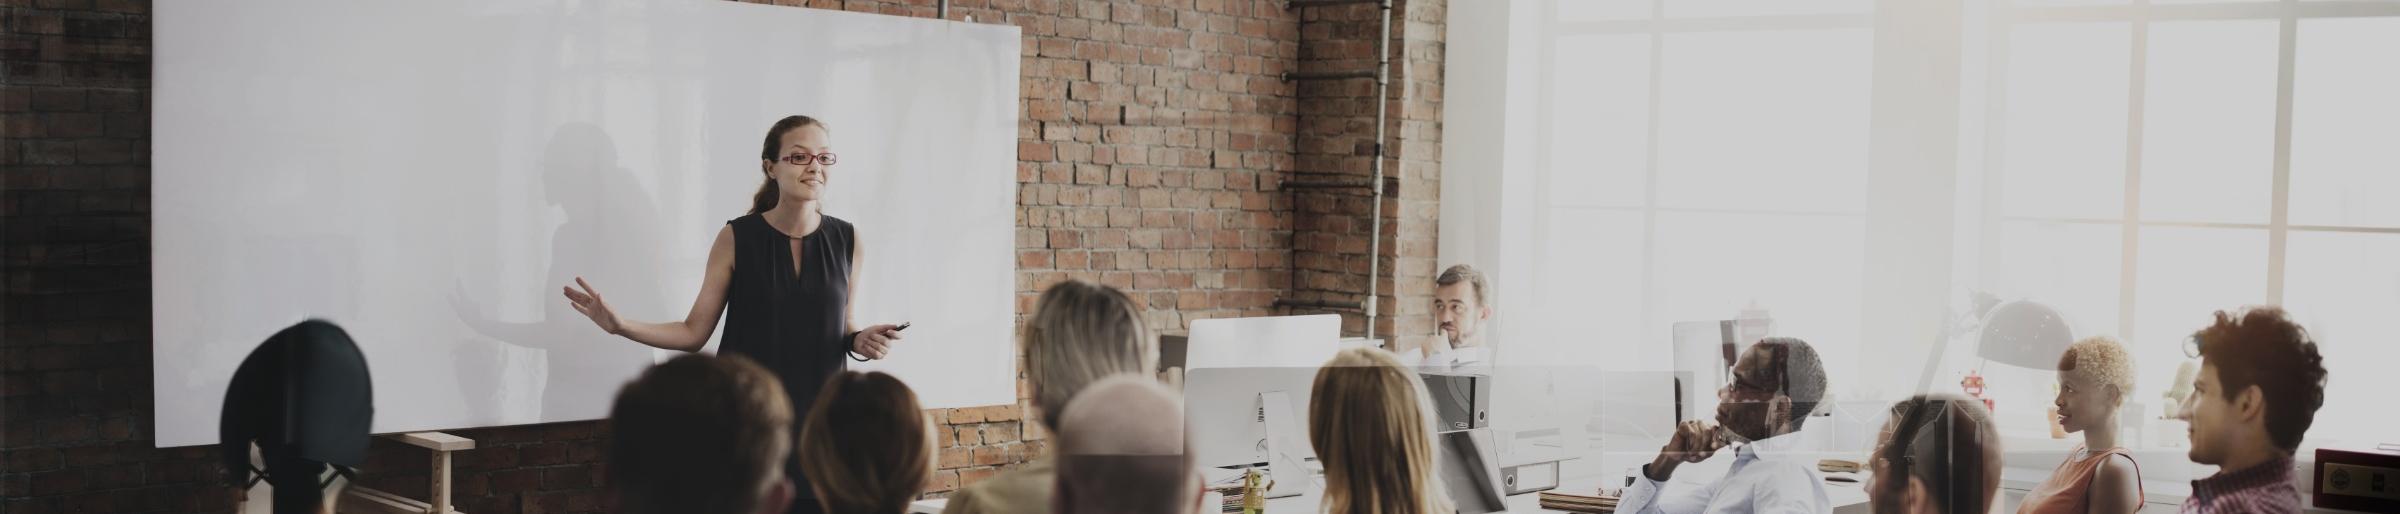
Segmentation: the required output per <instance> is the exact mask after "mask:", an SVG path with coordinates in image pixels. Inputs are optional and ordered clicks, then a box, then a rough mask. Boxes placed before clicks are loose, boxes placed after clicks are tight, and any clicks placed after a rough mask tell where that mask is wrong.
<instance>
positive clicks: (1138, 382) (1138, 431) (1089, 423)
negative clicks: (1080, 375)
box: [1056, 375, 1200, 513]
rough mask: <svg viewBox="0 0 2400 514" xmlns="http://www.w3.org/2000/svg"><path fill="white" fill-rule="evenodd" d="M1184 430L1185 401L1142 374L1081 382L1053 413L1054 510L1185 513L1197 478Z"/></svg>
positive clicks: (1190, 502)
mask: <svg viewBox="0 0 2400 514" xmlns="http://www.w3.org/2000/svg"><path fill="white" fill-rule="evenodd" d="M1183 431H1184V424H1183V400H1182V399H1179V398H1177V397H1176V395H1175V393H1173V392H1170V391H1168V390H1167V388H1166V387H1165V386H1161V385H1159V384H1158V382H1157V381H1154V380H1151V379H1150V378H1149V377H1147V376H1142V375H1119V376H1116V377H1112V378H1107V379H1103V380H1101V381H1099V382H1094V383H1092V385H1090V386H1087V387H1085V388H1084V390H1083V392H1082V393H1079V394H1077V395H1075V399H1074V400H1073V401H1070V402H1068V403H1067V407H1066V409H1065V411H1064V412H1063V413H1062V414H1061V415H1060V416H1059V422H1058V452H1059V455H1060V457H1059V460H1058V501H1057V503H1056V505H1057V508H1058V512H1060V513H1095V512H1190V511H1191V510H1192V509H1193V506H1194V505H1195V503H1194V501H1195V500H1196V498H1195V496H1196V495H1198V494H1199V493H1200V490H1199V486H1200V481H1199V474H1198V472H1197V470H1196V469H1195V468H1193V464H1192V459H1191V453H1190V452H1189V451H1187V449H1186V443H1185V441H1184V437H1183Z"/></svg>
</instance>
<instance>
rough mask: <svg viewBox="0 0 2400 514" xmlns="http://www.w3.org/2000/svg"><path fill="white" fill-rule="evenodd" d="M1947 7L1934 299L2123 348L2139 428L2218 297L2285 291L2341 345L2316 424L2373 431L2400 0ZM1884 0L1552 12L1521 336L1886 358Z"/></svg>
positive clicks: (2387, 284)
mask: <svg viewBox="0 0 2400 514" xmlns="http://www.w3.org/2000/svg"><path fill="white" fill-rule="evenodd" d="M1898 1H1902V0H1884V2H1898ZM1907 1H1923V0H1907ZM1957 1H1960V2H1962V4H1963V5H1965V6H1966V7H1965V8H1963V9H1961V10H1960V12H1961V13H1962V14H1961V16H1962V17H1964V18H1965V19H1964V21H1963V25H1964V26H1965V27H1966V29H1965V30H1961V31H1959V32H1958V34H1956V35H1955V37H1957V38H1959V39H1961V40H1964V41H1963V43H1961V46H1962V47H1963V48H1967V49H1969V51H1967V52H1964V53H1963V55H1960V56H1959V59H1960V62H1962V63H1964V64H1963V66H1962V67H1963V69H1961V70H1960V74H1959V75H1960V77H1961V80H1960V81H1959V84H1960V86H1959V87H1960V88H1961V89H1962V90H1963V91H1961V92H1959V93H1958V95H1957V96H1958V97H1959V98H1960V99H1961V100H1960V105H1959V116H1957V117H1956V118H1955V119H1958V120H1960V122H1959V123H1960V125H1961V126H1960V127H1958V130H1959V132H1960V133H1962V134H1966V135H1967V137H1964V138H1962V140H1961V141H1960V144H1959V146H1960V147H1959V148H1958V153H1959V154H1960V155H1964V156H1968V158H1966V159H1963V160H1962V162H1961V163H1960V164H1959V165H1958V166H1957V167H1956V168H1955V169H1937V170H1926V171H1925V172H1926V173H1955V174H1956V175H1957V177H1958V180H1957V181H1956V182H1955V183H1956V184H1957V188H1956V190H1955V191H1942V192H1939V193H1938V194H1942V195H1951V196H1953V197H1954V198H1955V199H1956V200H1957V201H1958V202H1961V204H1962V205H1969V206H1971V207H1969V208H1968V209H1966V210H1965V211H1962V212H1960V213H1959V214H1958V216H1959V217H1960V218H1961V220H1962V222H1961V223H1959V224H1958V227H1957V229H1956V231H1957V232H1958V233H1957V234H1953V235H1954V237H1956V238H1958V239H1959V241H1960V244H1959V245H1958V248H1959V250H1958V251H1957V252H1955V253H1954V254H1952V255H1950V257H1949V258H1950V259H1953V262H1948V263H1939V264H1940V265H1944V266H1955V267H1956V269H1958V270H1960V272H1959V273H1957V274H1956V276H1957V277H1959V278H1958V283H1957V284H1955V287H1953V288H1952V289H1953V290H1952V291H1951V294H1950V297H1946V298H1925V299H1924V301H1927V302H1952V301H1956V299H1957V298H1959V297H1963V296H1965V294H1966V293H1967V292H1969V291H1982V292H1989V293H1992V294H1995V295H1998V296H2000V297H2002V298H2009V299H2019V298H2022V299H2033V300H2037V301H2041V302H2044V303H2047V304H2050V305H2052V306H2055V307H2057V308H2059V309H2060V310H2061V311H2063V312H2065V313H2066V314H2067V315H2068V316H2069V317H2070V318H2071V320H2070V321H2071V322H2072V323H2074V324H2075V327H2076V333H2077V334H2078V335H2095V334H2107V335H2114V336H2117V337H2119V338H2121V339H2124V340H2126V341H2128V343H2129V344H2130V345H2131V346H2132V348H2133V349H2134V350H2135V353H2136V357H2137V359H2138V360H2139V361H2140V367H2141V369H2140V371H2141V377H2140V381H2139V386H2138V390H2137V391H2136V392H2135V396H2134V399H2135V400H2136V401H2141V402H2144V403H2145V404H2146V405H2145V408H2146V409H2148V410H2147V413H2148V414H2149V415H2151V416H2155V415H2156V414H2157V412H2158V411H2157V409H2158V404H2159V403H2160V402H2159V400H2158V396H2159V393H2160V392H2162V391H2163V389H2164V388H2165V387H2166V386H2167V384H2168V383H2169V381H2170V379H2171V378H2172V377H2173V375H2174V372H2175V369H2176V367H2177V366H2178V365H2180V364H2182V363H2183V362H2185V361H2187V360H2188V359H2186V358H2185V357H2184V356H2183V355H2182V352H2181V344H2180V343H2181V342H2182V340H2183V339H2184V338H2185V337H2186V336H2188V335H2189V334H2190V333H2191V332H2192V331H2194V330H2196V329H2198V328H2201V327H2203V326H2205V325H2206V324H2207V323H2208V321H2209V316H2210V313H2211V312H2212V311H2215V310H2218V309H2228V308H2233V307H2238V306H2243V305H2257V304H2280V305H2284V306H2287V307H2288V308H2289V309H2291V310H2292V311H2293V312H2294V314H2295V315H2296V316H2297V317H2298V318H2299V319H2300V320H2301V321H2302V323H2303V324H2304V325H2306V326H2307V327H2308V328H2309V329H2310V330H2311V331H2312V332H2313V333H2314V335H2315V336H2316V337H2317V339H2318V340H2319V342H2320V343H2321V345H2322V348H2323V350H2324V352H2325V353H2326V354H2327V355H2328V356H2330V357H2331V358H2330V359H2329V360H2328V361H2327V366H2328V368H2330V369H2331V372H2332V384H2331V385H2330V387H2329V389H2328V402H2327V404H2326V406H2325V407H2324V409H2323V410H2321V411H2320V414H2319V418H2318V422H2317V424H2316V428H2315V429H2314V430H2312V432H2311V436H2312V437H2311V439H2312V440H2314V441H2319V442H2324V441H2343V442H2349V443H2357V442H2362V441H2371V440H2372V438H2373V437H2375V436H2378V435H2383V434H2375V433H2372V432H2374V431H2375V430H2376V428H2374V427H2377V426H2379V425H2380V424H2381V423H2385V422H2387V421H2388V420H2387V419H2384V418H2388V414H2383V412H2385V409H2388V407H2385V406H2384V404H2387V403H2389V402H2388V400H2379V399H2378V398H2377V397H2375V396H2374V393H2375V392H2377V391H2392V390H2400V375H2396V374H2392V373H2387V372H2382V371H2379V370H2377V369H2374V368H2373V366H2374V365H2375V364H2377V363H2389V362H2400V94H2394V93H2393V92H2395V91H2400V59H2395V58H2394V56H2393V53H2392V52H2393V49H2396V48H2400V2H2356V1H2313V0H2311V1H2300V0H2281V1H2277V0H2260V1H2240V0H2231V1H2228V0H2217V1H2192V0H2124V1H2109V0H1957ZM1878 3H1879V2H1875V1H1869V0H1847V1H1834V0H1812V1H1798V0H1710V1H1702V0H1664V1H1662V0H1629V1H1614V0H1553V1H1550V2H1545V4H1547V5H1546V7H1545V9H1547V11H1546V12H1544V13H1543V16H1541V23H1542V25H1541V27H1540V30H1542V33H1541V34H1540V36H1539V37H1538V38H1535V39H1536V40H1538V42H1539V43H1538V52H1539V58H1538V59H1537V61H1536V62H1538V63H1540V66H1539V69H1538V75H1539V80H1538V86H1537V89H1538V90H1539V95H1540V99H1539V101H1538V105H1539V106H1540V107H1539V108H1536V109H1533V113H1534V114H1533V115H1534V116H1536V117H1537V120H1536V123H1535V126H1536V127H1538V130H1537V137H1538V140H1539V141H1538V142H1537V143H1536V147H1537V150H1536V153H1537V155H1535V156H1534V157H1535V161H1536V162H1537V165H1536V166H1535V167H1536V168H1537V169H1538V172H1537V173H1536V176H1535V177H1534V181H1533V183H1534V187H1535V188H1536V193H1535V194H1534V195H1533V198H1534V199H1535V200H1536V205H1535V206H1534V209H1533V210H1534V215H1533V219H1534V221H1535V223H1534V225H1535V227H1534V231H1535V237H1533V238H1532V241H1533V243H1532V244H1531V246H1532V247H1531V248H1515V249H1505V250H1503V251H1516V252H1526V253H1529V254H1530V255H1531V261H1532V267H1533V269H1532V273H1530V274H1525V275H1518V276H1519V277H1533V278H1537V279H1538V280H1532V281H1530V282H1532V283H1529V284H1518V287H1526V288H1530V289H1531V291H1530V294H1529V297H1530V298H1531V299H1532V300H1533V301H1534V305H1530V306H1511V312H1515V313H1517V314H1518V315H1513V316H1511V317H1509V318H1507V320H1506V321H1505V323H1507V324H1510V325H1511V326H1512V327H1527V328H1530V329H1531V330H1530V331H1522V332H1520V331H1516V330H1517V329H1516V328H1512V329H1511V330H1512V332H1510V333H1511V334H1512V335H1513V336H1514V337H1524V338H1537V339H1545V340H1564V341H1574V343H1573V344H1564V345H1560V346H1561V347H1562V348H1565V349H1566V351H1565V353H1564V354H1563V355H1561V356H1562V357H1565V358H1567V359H1570V360H1573V361H1575V362H1577V363H1591V364H1598V365H1601V366H1606V367H1614V368H1629V369H1661V368H1664V367H1667V366H1669V365H1670V359H1671V355H1670V354H1669V350H1668V348H1669V346H1668V345H1666V344H1664V343H1665V342H1666V341H1667V340H1668V338H1669V333H1668V332H1669V330H1670V327H1671V325H1672V324H1673V323H1675V322H1679V321H1692V320H1710V319H1725V318H1732V317H1735V316H1737V315H1739V314H1740V313H1741V312H1742V311H1744V310H1745V309H1748V308H1752V307H1756V308H1761V309H1764V310H1766V311H1768V312H1769V313H1770V314H1771V315H1772V316H1773V317H1774V318H1775V319H1776V320H1777V323H1778V325H1779V326H1778V329H1777V331H1778V332H1779V333H1783V334H1787V335H1795V336H1800V337H1803V338H1806V339H1809V340H1811V341H1822V343H1821V344H1820V346H1821V349H1822V350H1823V351H1824V353H1825V354H1826V361H1827V363H1828V368H1829V370H1830V371H1832V372H1833V373H1834V374H1835V376H1837V377H1865V376H1866V373H1867V372H1880V371H1883V370H1880V369H1869V368H1872V367H1874V366H1877V365H1878V364H1876V363H1877V362H1879V360H1878V359H1879V357H1877V356H1873V355H1861V348H1862V347H1863V345H1862V343H1860V342H1859V340H1860V338H1861V337H1862V334H1864V333H1866V332H1869V331H1866V330H1862V328H1863V326H1864V324H1865V323H1868V322H1869V321H1867V320H1873V319H1875V314H1876V313H1870V312H1864V311H1865V310H1866V309H1867V307H1866V306H1867V305H1870V304H1871V303H1872V302H1870V301H1869V300H1868V299H1867V298H1866V297H1867V296H1869V295H1871V294H1877V293H1875V292H1873V291H1868V290H1867V289H1866V287H1865V286H1864V285H1863V284H1866V283H1868V282H1869V280H1870V277H1872V276H1873V274H1875V273H1878V272H1879V271H1880V270H1870V269H1866V264H1865V263H1866V262H1868V260H1869V259H1867V257H1868V256H1867V255H1866V253H1867V251H1868V250H1867V247H1868V241H1867V239H1868V236H1867V230H1868V223H1869V221H1870V219H1869V216H1868V212H1869V205H1871V204H1873V203H1875V202H1876V201H1877V200H1876V199H1877V198H1878V195H1890V194H1895V193H1894V192H1892V191H1890V186H1888V185H1886V186H1885V187H1883V188H1881V189H1879V188H1878V184H1873V183H1870V180H1869V177H1870V176H1874V175H1871V174H1870V173H1869V169H1870V167H1871V166H1872V165H1874V164H1873V163H1871V162H1870V160H1871V159H1870V157H1871V156H1872V155H1874V154H1871V153H1870V151H1871V150H1872V149H1871V148H1870V146H1871V145H1870V142H1871V140H1872V139H1873V136H1874V135H1876V134H1879V133H1881V132H1878V131H1887V130H1893V128H1891V127H1874V126H1872V123H1878V122H1879V121H1877V120H1885V119H1886V118H1884V117H1880V116H1876V115H1875V114H1874V112H1873V111H1874V109H1875V108H1876V107H1877V104H1876V92H1875V91H1872V87H1871V85H1872V84H1874V83H1876V82H1875V77H1876V75H1877V74H1878V73H1879V72H1886V71H1889V67H1892V66H1912V65H1914V64H1911V63H1901V62H1888V63H1879V62H1876V60H1875V57H1876V56H1877V55H1889V53H1887V52H1879V50H1889V49H1888V48H1886V49H1879V48H1878V47H1877V45H1878V43H1879V41H1878V39H1879V38H1886V39H1889V38H1890V37H1891V36H1890V35H1884V34H1877V33H1876V32H1875V29H1876V27H1878V26H1879V23H1878V16H1884V15H1888V13H1879V12H1877V11H1876V7H1877V5H1878ZM1887 5H1891V4H1888V3H1887ZM1885 21H1889V20H1885ZM1895 25H1905V24H1890V23H1885V24H1881V25H1880V26H1885V27H1891V26H1895ZM1911 37H1923V35H1921V34H1919V35H1913V36H1911ZM1884 43H1886V44H1895V43H1890V42H1889V41H1884ZM1944 119H1949V118H1944ZM1905 128H1906V127H1902V128H1901V129H1903V130H1904V129H1905ZM1921 193H1923V192H1903V193H1898V194H1921ZM1587 341H1588V342H1589V343H1585V342H1587ZM1904 364H1905V365H1904V366H1901V368H1904V369H1902V371H1904V372H1905V373H1906V374H1908V375H1909V376H1908V377H1906V378H1910V379H1913V378H1915V377H1914V375H1915V373H1916V372H1917V371H1916V369H1917V368H1918V366H1917V364H1918V363H1916V362H1907V363H1904ZM2013 380H2015V381H2016V382H2017V383H2019V384H2023V387H2019V388H2015V389H2012V390H2009V391H2004V392H2000V393H1998V394H2003V395H2006V396H2003V397H2002V398H2001V399H2000V401H2001V404H2002V408H2003V410H2004V411H2005V410H2011V409H2012V408H2013V409H2039V407H2041V406H2046V405H2048V404H2049V402H2050V399H2049V396H2048V394H2049V393H2048V388H2047V387H2048V383H2047V381H2048V380H2051V377H2050V376H2049V375H2048V374H2047V373H2030V374H2026V375H2025V376H2022V377H2016V378H2014V379H2013ZM1857 382H1858V381H1855V380H1854V381H1851V383H1857ZM1834 392H1835V393H1837V394H1842V393H1847V392H1850V391H1845V388H1843V387H1838V386H1837V387H1836V389H1835V391H1834ZM2003 419H2004V420H2008V419H2021V420H2039V419H2040V418H2039V416H2023V415H2017V414H2012V413H2008V412H2004V413H2003ZM2035 422H2037V421H2027V422H2026V423H2027V424H2028V425H2030V424H2032V423H2035Z"/></svg>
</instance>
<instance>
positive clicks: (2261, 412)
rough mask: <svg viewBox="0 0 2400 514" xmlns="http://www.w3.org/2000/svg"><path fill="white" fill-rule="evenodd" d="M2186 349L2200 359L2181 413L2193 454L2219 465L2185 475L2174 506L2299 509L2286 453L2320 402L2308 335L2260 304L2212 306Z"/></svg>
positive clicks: (2320, 375) (2318, 360)
mask: <svg viewBox="0 0 2400 514" xmlns="http://www.w3.org/2000/svg"><path fill="white" fill-rule="evenodd" d="M2185 352H2186V353H2190V354H2193V355H2194V356H2197V357H2199V358H2200V374H2199V376H2198V377H2196V379H2195V380H2193V384H2192V395H2191V396H2190V397H2189V398H2187V399H2185V400H2184V405H2185V406H2184V408H2183V409H2182V416H2181V417H2182V418H2183V419H2184V421H2185V422H2187V423H2190V424H2191V439H2192V451H2191V458H2192V462H2196V463H2200V464H2210V465H2215V466H2217V467H2218V471H2217V474H2216V475H2214V476H2210V477H2208V478H2204V479H2200V480H2194V481H2192V496H2191V498H2190V499H2188V500H2185V501H2184V503H2183V512H2190V513H2215V512H2262V513H2298V512H2300V489H2299V488H2298V487H2297V486H2295V485H2294V484H2293V483H2292V469H2293V466H2294V463H2293V461H2292V453H2293V452H2294V451H2297V450H2298V449H2299V448H2300V439H2301V437H2302V436H2303V435H2306V434H2307V433H2308V426H2309V425H2310V424H2311V423H2314V422H2315V420H2316V415H2317V408H2318V407H2321V406H2324V405H2325V358H2324V356H2322V355H2318V354H2317V343H2316V342H2315V341H2312V340H2310V339H2309V337H2308V331H2307V330H2306V329H2302V328H2300V325H2298V324H2295V323H2292V321H2291V319H2290V318H2289V316H2287V315H2286V314H2285V313H2284V312H2283V309H2280V308H2274V307H2260V308H2253V309H2249V310H2247V311H2244V312H2240V313H2228V312H2226V311H2217V320H2216V323H2215V324H2213V325H2210V326H2209V327H2208V328H2204V329H2200V331H2199V332H2198V333H2195V334H2192V340H2191V345H2190V346H2189V347H2186V348H2185Z"/></svg>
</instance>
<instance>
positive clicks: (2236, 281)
mask: <svg viewBox="0 0 2400 514" xmlns="http://www.w3.org/2000/svg"><path fill="white" fill-rule="evenodd" d="M2093 4H2099V5H2093ZM1988 12H1990V13H1991V15H1992V16H1991V20H1990V23H1991V24H1992V25H1991V26H1992V30H1991V31H1990V34H1992V36H1993V39H1992V41H1991V42H1990V45H1989V50H1990V52H1991V54H1990V57H1989V58H1988V59H1986V63H1987V64H1988V68H1987V69H1986V70H1985V72H1986V73H1987V74H1988V75H1986V76H1985V78H1986V79H1987V80H1988V81H1989V82H1988V84H1992V85H1993V87H1994V88H1995V90H1994V91H1992V92H1991V93H1990V94H1988V95H1986V96H1985V98H1986V99H1987V101H1988V102H1990V104H1989V105H1988V106H1986V107H1987V109H1985V110H1984V111H1983V112H1985V113H1986V115H1987V116H1986V118H1985V120H1984V122H1985V123H1987V124H1988V125H1986V127H1987V129H1988V130H1987V131H1986V132H1985V133H1986V134H1987V137H1988V139H1987V140H1986V141H1985V150H1986V153H1985V155H1986V156H1988V159H1989V160H1988V161H1987V162H1986V163H1985V166H1986V168H1985V169H1986V170H1987V171H1990V173H1989V174H1988V175H1987V176H1988V179H1987V181H1986V182H1985V183H1984V184H1985V185H1986V186H1987V187H1991V188H1995V189H1997V194H1998V200H1999V201H1997V202H1992V203H1990V204H1987V205H1988V207H1987V211H1986V213H1985V219H1986V220H1987V222H1986V224H1985V227H1986V233H1985V234H1984V237H1985V240H1984V241H1985V244H1984V245H1983V259H1984V261H1983V262H1984V263H1985V267H1984V269H1983V272H1982V273H1983V275H1982V278H1983V280H1982V284H1983V285H1984V286H1986V288H1987V289H1989V290H1991V291H1993V292H1996V293H1998V294H2000V295H2001V296H2003V297H2011V298H2033V299H2037V300H2040V301H2043V302H2046V303H2049V304H2051V305H2053V306H2056V307H2058V308H2059V309H2060V310H2062V311H2064V312H2065V313H2066V314H2067V315H2068V316H2069V317H2070V318H2071V322H2072V323H2074V324H2075V326H2076V329H2077V330H2076V332H2077V334H2079V335H2087V334H2109V335H2115V336H2117V337H2119V338H2121V339H2124V340H2126V341H2127V343H2128V344H2129V345H2130V346H2131V348H2132V349H2133V350H2134V354H2135V358H2136V359H2137V360H2138V361H2139V363H2140V371H2141V377H2140V383H2139V386H2138V389H2139V390H2138V391H2137V392H2136V393H2135V396H2134V399H2135V400H2137V401H2143V402H2145V403H2147V405H2148V408H2149V411H2148V412H2149V414H2150V415H2152V416H2155V415H2156V414H2157V412H2158V411H2157V408H2158V405H2159V404H2160V403H2161V402H2160V401H2159V394H2160V393H2161V392H2163V390H2164V388H2165V387H2167V386H2168V385H2169V383H2170V382H2171V379H2172V378H2173V376H2174V374H2175V371H2176V368H2177V366H2179V365H2181V364H2182V363H2184V362H2186V361H2187V360H2189V359H2187V358H2186V357H2185V356H2184V355H2183V354H2182V351H2181V349H2180V345H2181V342H2182V341H2183V340H2184V339H2185V338H2187V337H2188V336H2189V335H2190V334H2191V333H2192V332H2193V331H2195V330H2197V329H2199V328H2201V327H2204V326H2206V325H2207V324H2208V323H2209V322H2210V315H2211V312H2213V311H2215V310H2218V309H2229V308H2233V307H2237V306H2242V305H2261V304H2280V305H2284V306H2286V307H2287V308H2289V309H2290V310H2291V311H2292V312H2293V314H2294V315H2295V316H2296V317H2297V318H2299V319H2300V320H2301V321H2302V323H2303V324H2304V325H2305V326H2307V327H2308V328H2309V329H2310V331H2311V332H2312V333H2313V334H2314V335H2315V336H2316V338H2317V339H2318V341H2319V343H2320V344H2321V347H2322V350H2323V351H2324V352H2325V354H2326V355H2327V356H2329V357H2331V359H2329V360H2328V361H2327V367H2328V368H2329V369H2330V370H2331V374H2332V379H2331V382H2332V384H2331V385H2330V387H2329V388H2328V401H2327V404H2326V406H2325V407H2324V409H2323V410H2321V411H2320V415H2319V419H2318V422H2317V424H2316V428H2315V429H2314V430H2313V431H2312V434H2311V435H2312V436H2313V437H2312V439H2316V440H2319V441H2333V440H2348V441H2349V442H2353V443H2355V442H2361V441H2372V437H2374V436H2376V435H2381V434H2374V433H2371V432H2373V431H2375V430H2376V429H2375V428H2373V427H2375V426H2376V425H2377V424H2379V423H2380V422H2381V421H2383V419H2381V417H2383V416H2388V414H2384V411H2383V409H2384V408H2385V407H2382V406H2383V405H2386V404H2388V403H2389V402H2388V399H2387V400H2381V401H2379V400H2378V399H2377V398H2375V397H2374V396H2372V394H2373V392H2375V391H2379V390H2391V389H2393V387H2394V386H2395V385H2400V380H2396V379H2393V378H2389V375H2388V374H2385V373H2382V372H2380V371H2378V370H2376V369H2374V368H2372V367H2371V366H2370V364H2369V363H2376V362H2392V361H2393V360H2394V359H2395V358H2400V345H2395V344H2394V343H2400V325H2395V324H2394V320H2400V253H2395V251H2396V250H2400V215H2395V213H2396V212H2400V207H2395V205H2400V204H2396V203H2395V202H2393V201H2392V199H2394V198H2400V145H2395V144H2394V142H2395V141H2400V97H2396V96H2395V95H2394V94H2393V92H2394V91H2400V60H2394V59H2393V57H2392V54H2391V51H2392V49H2394V48H2400V17H2396V16H2400V3H2392V4H2382V5H2376V4H2359V3H2343V4H2333V3H2314V2H2295V1H2285V2H2275V1H2256V2H2213V3H2204V2H2171V1H2166V0H2155V1H2152V2H2145V3H2138V4H2128V3H2126V2H2115V3H2113V4H2112V3H2107V2H2089V1H2073V2H2065V1H2058V2H2049V1H2044V2H2034V1H2021V2H2019V3H2017V4H2013V5H2012V4H2007V3H2005V2H2003V3H1995V4H1992V8H1991V10H1989V11H1988ZM2042 394H2046V391H2044V392H2043V393H2042ZM2016 403H2018V404H2020V405H2023V404H2026V403H2033V404H2037V405H2046V404H2047V403H2048V399H2047V398H2046V397H2039V398H2036V397H2023V399H2021V400H2018V401H2017V402H2016ZM2015 417H2018V418H2021V417H2023V416H2015ZM2010 418H2011V416H2006V415H2004V416H2003V417H2002V419H2010Z"/></svg>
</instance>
